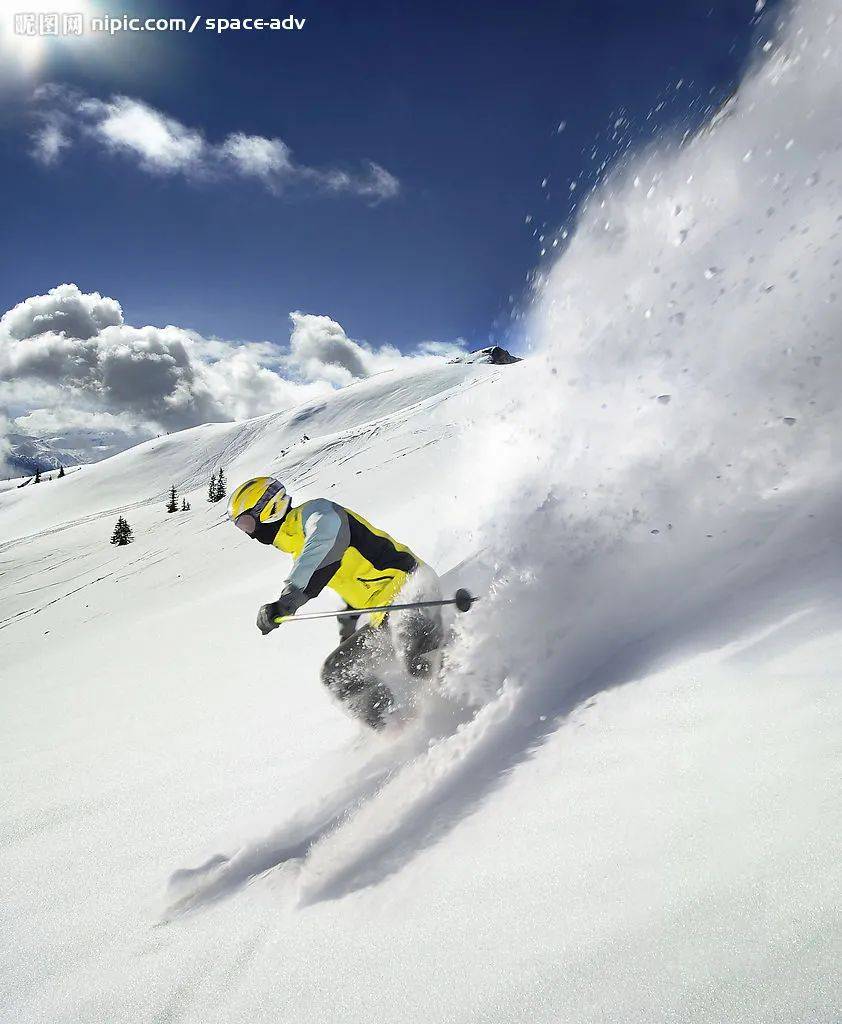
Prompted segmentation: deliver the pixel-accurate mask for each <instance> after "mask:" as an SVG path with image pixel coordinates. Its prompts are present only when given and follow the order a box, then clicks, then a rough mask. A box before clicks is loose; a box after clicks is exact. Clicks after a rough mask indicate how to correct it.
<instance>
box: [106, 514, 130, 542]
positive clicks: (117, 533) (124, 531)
mask: <svg viewBox="0 0 842 1024" xmlns="http://www.w3.org/2000/svg"><path fill="white" fill-rule="evenodd" d="M133 540H134V534H133V533H132V528H131V527H130V526H129V524H128V523H127V522H126V520H125V519H124V518H123V517H122V516H120V518H119V519H118V520H117V523H116V525H115V527H114V532H113V533H112V534H111V543H112V544H119V545H120V547H123V546H124V545H126V544H131V542H132V541H133Z"/></svg>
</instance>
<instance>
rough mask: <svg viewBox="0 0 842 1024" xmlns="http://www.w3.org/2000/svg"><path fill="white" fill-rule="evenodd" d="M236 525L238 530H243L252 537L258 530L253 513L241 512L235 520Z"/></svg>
mask: <svg viewBox="0 0 842 1024" xmlns="http://www.w3.org/2000/svg"><path fill="white" fill-rule="evenodd" d="M234 525H235V526H236V527H237V529H238V530H242V531H243V533H247V534H248V535H249V537H251V536H252V534H253V533H254V531H255V530H256V529H257V520H256V519H255V517H254V516H253V515H252V514H251V512H241V513H240V514H239V515H238V516H237V518H236V519H235V520H234Z"/></svg>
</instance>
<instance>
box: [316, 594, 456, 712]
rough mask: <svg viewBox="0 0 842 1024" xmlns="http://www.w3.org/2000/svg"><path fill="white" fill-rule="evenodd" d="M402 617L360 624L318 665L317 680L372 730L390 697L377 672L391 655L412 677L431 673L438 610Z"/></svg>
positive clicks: (438, 628)
mask: <svg viewBox="0 0 842 1024" xmlns="http://www.w3.org/2000/svg"><path fill="white" fill-rule="evenodd" d="M395 614H396V616H398V615H399V616H401V619H400V621H399V622H398V623H396V624H395V625H394V627H392V626H391V624H390V623H389V621H388V618H389V617H388V616H387V617H386V619H384V621H383V622H382V623H381V624H380V625H379V626H377V627H374V626H363V628H362V629H358V630H357V631H356V632H355V633H352V634H351V636H349V637H348V639H347V640H343V641H342V643H341V644H340V645H339V646H338V647H337V648H336V649H335V650H334V651H332V652H331V653H330V654H329V655H328V656H327V658H326V659H325V662H324V665H322V682H323V683H324V684H325V686H326V687H327V688H328V689H329V690H330V691H331V693H332V694H333V695H334V696H335V697H336V698H337V699H338V700H340V701H341V702H342V703H343V704H344V705H345V706H346V707H347V708H348V710H349V711H351V713H352V714H354V715H355V716H356V717H357V718H360V719H361V720H362V721H363V722H365V723H366V725H368V726H370V727H371V728H372V729H380V728H382V727H383V725H384V724H385V722H386V718H387V717H388V715H389V713H390V712H391V711H392V710H394V707H395V701H394V698H393V696H392V693H391V690H390V689H389V687H388V686H386V684H385V683H384V682H383V681H382V680H381V679H380V677H379V670H380V669H382V667H383V666H384V665H386V664H388V663H389V662H390V661H392V660H394V658H395V656H396V655H397V657H398V658H399V660H400V661H402V662H403V665H404V667H405V668H406V671H407V672H408V673H409V674H410V675H411V676H413V677H415V678H419V679H423V678H426V677H428V676H429V675H430V673H431V672H432V669H433V665H434V660H433V659H432V658H431V657H430V655H431V654H432V652H433V651H435V650H437V649H438V648H439V647H440V646H441V642H442V624H441V613H440V611H439V610H438V608H424V609H420V608H419V609H415V610H413V611H408V612H398V613H395Z"/></svg>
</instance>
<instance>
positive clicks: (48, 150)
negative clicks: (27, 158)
mask: <svg viewBox="0 0 842 1024" xmlns="http://www.w3.org/2000/svg"><path fill="white" fill-rule="evenodd" d="M69 145H70V139H69V138H68V136H67V135H66V134H65V133H64V131H63V129H62V128H61V125H60V123H59V121H58V119H55V118H50V119H48V120H47V122H46V124H44V125H42V126H41V127H40V128H38V129H36V130H35V131H34V132H33V133H32V148H31V150H30V153H31V155H32V157H33V159H35V160H37V161H38V163H40V164H44V166H45V167H49V166H51V165H52V164H54V163H56V162H57V161H58V159H59V157H60V156H61V151H62V150H63V149H67V147H68V146H69Z"/></svg>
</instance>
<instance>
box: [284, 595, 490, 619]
mask: <svg viewBox="0 0 842 1024" xmlns="http://www.w3.org/2000/svg"><path fill="white" fill-rule="evenodd" d="M474 601H479V598H478V597H473V596H472V595H471V593H470V592H469V591H467V590H464V589H461V588H460V589H459V590H457V591H456V593H455V594H454V595H453V597H447V598H445V599H444V600H443V601H410V602H409V603H408V604H381V605H378V606H377V607H376V608H346V609H345V610H344V611H341V612H305V613H304V615H280V616H278V618H276V619H275V622H276V623H277V624H278V625H280V624H281V623H282V622H303V621H304V619H344V618H345V617H346V616H348V615H368V614H369V613H371V612H400V611H405V610H407V609H409V608H440V607H441V606H442V605H443V604H455V605H456V607H457V609H458V610H459V611H460V612H466V611H468V610H469V609H470V607H471V605H472V604H473V603H474Z"/></svg>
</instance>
